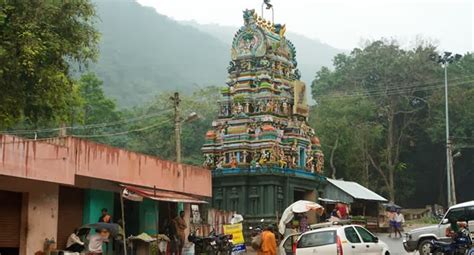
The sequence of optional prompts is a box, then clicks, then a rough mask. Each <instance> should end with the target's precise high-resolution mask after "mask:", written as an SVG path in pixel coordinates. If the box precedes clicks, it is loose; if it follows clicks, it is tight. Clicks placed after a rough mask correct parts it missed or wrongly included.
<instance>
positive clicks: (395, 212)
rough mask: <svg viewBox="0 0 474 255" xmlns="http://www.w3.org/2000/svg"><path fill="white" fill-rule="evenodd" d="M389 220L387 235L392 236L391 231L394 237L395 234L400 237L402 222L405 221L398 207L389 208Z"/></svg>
mask: <svg viewBox="0 0 474 255" xmlns="http://www.w3.org/2000/svg"><path fill="white" fill-rule="evenodd" d="M388 220H389V234H388V237H392V233H395V238H397V235H399V236H400V238H402V232H403V224H404V223H405V217H404V216H403V214H402V212H401V210H400V209H394V208H392V209H390V210H389V212H388Z"/></svg>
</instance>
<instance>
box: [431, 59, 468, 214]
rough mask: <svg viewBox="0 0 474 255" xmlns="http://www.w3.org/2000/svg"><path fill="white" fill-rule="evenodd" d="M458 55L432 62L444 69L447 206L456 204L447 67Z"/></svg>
mask: <svg viewBox="0 0 474 255" xmlns="http://www.w3.org/2000/svg"><path fill="white" fill-rule="evenodd" d="M461 58H462V56H461V55H459V54H456V55H454V56H453V55H452V53H451V52H445V53H444V54H443V55H433V56H432V60H435V61H437V63H439V64H442V65H443V67H444V97H445V110H446V114H445V116H446V177H447V178H446V179H447V192H448V194H447V197H448V206H451V205H454V204H456V187H455V186H456V185H455V180H454V167H453V153H452V143H451V140H450V138H449V99H448V65H449V64H451V63H453V62H454V61H457V60H459V59H461Z"/></svg>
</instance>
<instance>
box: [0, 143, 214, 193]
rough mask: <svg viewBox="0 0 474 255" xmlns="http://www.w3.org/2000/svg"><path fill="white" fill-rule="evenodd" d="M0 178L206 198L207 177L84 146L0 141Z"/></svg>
mask: <svg viewBox="0 0 474 255" xmlns="http://www.w3.org/2000/svg"><path fill="white" fill-rule="evenodd" d="M0 175H6V176H13V177H21V178H27V179H32V180H43V181H47V182H54V183H60V184H69V185H74V184H75V176H76V175H77V176H84V177H90V178H96V179H104V180H109V181H114V182H117V183H124V184H131V185H137V186H144V187H148V188H153V187H154V186H156V188H157V189H163V190H169V191H175V192H181V193H187V194H191V195H198V196H205V197H211V195H212V186H211V185H212V183H211V172H210V171H209V170H207V169H204V168H200V167H195V166H190V165H184V164H178V163H175V162H172V161H167V160H162V159H159V158H157V157H152V156H147V155H143V154H138V153H134V152H130V151H126V150H122V149H118V148H114V147H111V146H107V145H102V144H97V143H94V142H90V141H87V140H82V139H77V138H72V137H66V138H57V139H54V140H50V141H31V140H29V141H28V140H23V139H20V138H18V137H14V136H8V135H0Z"/></svg>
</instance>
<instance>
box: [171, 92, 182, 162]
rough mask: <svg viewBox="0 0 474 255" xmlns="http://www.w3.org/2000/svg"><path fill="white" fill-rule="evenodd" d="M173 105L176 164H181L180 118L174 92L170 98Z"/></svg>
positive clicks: (177, 100) (178, 100)
mask: <svg viewBox="0 0 474 255" xmlns="http://www.w3.org/2000/svg"><path fill="white" fill-rule="evenodd" d="M170 100H171V101H173V105H174V136H175V142H176V162H178V163H181V116H180V111H179V103H180V102H181V99H180V98H179V93H178V92H175V93H174V96H172V97H170Z"/></svg>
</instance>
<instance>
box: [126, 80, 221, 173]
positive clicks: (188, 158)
mask: <svg viewBox="0 0 474 255" xmlns="http://www.w3.org/2000/svg"><path fill="white" fill-rule="evenodd" d="M171 95H172V93H162V94H160V95H158V96H157V97H156V98H155V99H154V100H152V101H151V102H150V103H148V104H147V105H144V106H142V107H137V108H136V109H135V110H134V111H133V112H132V114H133V115H135V116H137V115H138V116H144V115H149V114H154V113H161V114H159V115H158V116H156V117H154V118H150V119H147V120H144V121H141V122H139V123H137V124H136V125H134V126H133V127H132V128H131V129H140V128H147V127H152V128H150V129H147V130H145V131H143V132H139V133H134V134H131V135H130V136H129V138H128V144H127V148H128V149H130V150H134V151H139V152H142V153H146V154H151V155H156V156H160V157H163V158H165V159H169V160H174V159H175V158H176V155H175V133H174V122H173V120H174V113H173V110H172V102H171V100H170V99H169V98H170V96H171ZM180 97H181V103H180V108H181V117H182V118H183V119H186V117H187V116H188V115H189V114H190V113H192V112H196V113H197V114H198V115H199V118H198V119H197V120H193V121H192V122H183V123H182V130H181V143H182V155H183V162H184V163H188V164H194V165H201V164H202V162H203V156H202V153H201V147H202V145H203V144H204V142H205V141H204V138H205V133H206V131H207V130H209V129H210V128H211V123H212V120H213V119H214V118H215V117H216V115H217V104H216V101H217V100H219V98H220V93H219V89H218V88H216V87H206V88H203V89H200V90H198V91H195V92H194V93H193V94H191V95H181V96H180Z"/></svg>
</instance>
